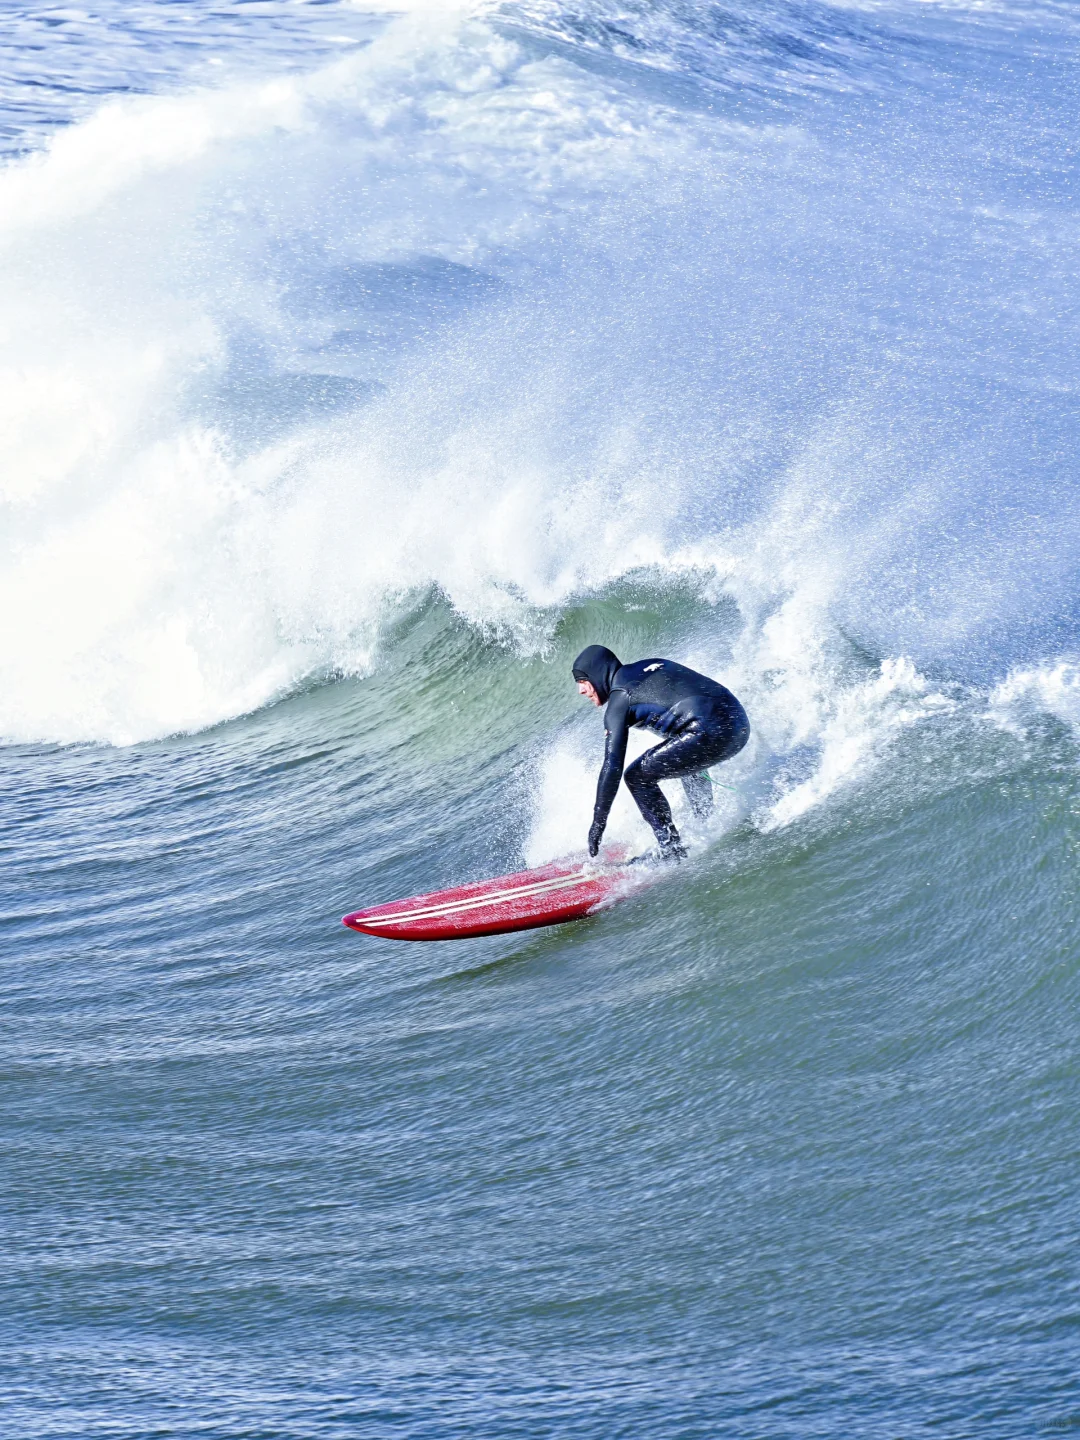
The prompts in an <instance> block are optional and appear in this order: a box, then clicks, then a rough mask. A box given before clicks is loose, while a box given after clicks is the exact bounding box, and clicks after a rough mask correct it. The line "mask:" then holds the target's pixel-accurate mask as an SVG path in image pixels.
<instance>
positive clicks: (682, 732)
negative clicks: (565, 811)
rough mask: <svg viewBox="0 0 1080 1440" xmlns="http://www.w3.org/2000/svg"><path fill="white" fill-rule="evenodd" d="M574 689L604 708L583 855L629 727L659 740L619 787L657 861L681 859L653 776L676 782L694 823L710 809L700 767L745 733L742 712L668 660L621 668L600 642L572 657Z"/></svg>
mask: <svg viewBox="0 0 1080 1440" xmlns="http://www.w3.org/2000/svg"><path fill="white" fill-rule="evenodd" d="M573 668H574V679H575V680H576V681H577V682H578V690H579V692H580V693H581V694H582V695H584V696H586V697H587V698H588V699H590V700H591V701H592V702H593V704H594V705H606V706H607V710H606V712H605V714H604V729H605V730H606V732H607V746H606V750H605V753H604V764H603V768H602V769H601V771H600V780H599V783H598V784H597V787H596V806H595V808H594V810H593V822H592V825H591V827H590V829H589V854H590V855H595V854H596V853H597V852H598V851H599V849H600V841H601V839H602V838H603V834H604V827H605V825H606V824H607V819H608V812H609V811H610V810H611V805H612V801H613V800H614V799H615V795H616V792H617V791H618V789H619V781H620V779H622V777H623V763H624V761H625V760H626V741H627V737H628V735H629V733H630V726H631V725H640V726H642V727H643V728H644V729H646V730H655V731H656V732H657V733H658V734H660V735H663V737H664V739H663V741H662V743H661V744H659V745H656V746H654V747H653V748H652V749H651V750H646V752H645V754H644V755H642V756H640V757H639V758H638V759H637V760H635V761H634V763H633V764H632V765H628V766H627V767H626V784H627V788H628V789H629V791H630V793H631V795H633V797H634V800H635V801H636V802H637V807H638V809H639V810H640V811H641V813H642V815H644V817H645V819H646V820H647V821H648V822H649V824H650V825H651V826H652V829H653V833H654V834H655V836H656V839H657V841H658V843H659V845H660V853H661V855H662V856H663V857H664V859H665V860H682V859H683V858H684V857H685V855H686V851H685V849H684V848H683V844H682V840H681V839H680V837H679V832H678V830H677V829H676V828H675V822H674V821H673V820H672V818H671V807H670V806H669V805H668V802H667V801H666V800H665V799H664V794H663V791H662V790H661V789H660V786H659V785H658V784H657V783H656V782H657V781H658V780H673V779H674V778H675V777H676V776H678V778H679V779H680V780H681V781H682V783H683V790H684V791H685V792H686V798H687V800H688V801H689V802H690V808H691V810H692V811H693V812H694V815H695V816H696V817H697V819H699V820H704V819H705V818H706V816H707V815H708V814H709V812H710V810H711V809H712V804H713V795H712V785H711V783H710V781H709V777H708V776H707V775H705V774H704V773H703V772H704V771H705V770H706V769H707V768H708V766H710V765H715V764H717V763H718V762H719V761H721V760H730V758H731V757H732V755H737V754H738V753H739V751H740V750H741V749H742V748H743V746H744V745H745V744H746V742H747V740H748V739H749V736H750V722H749V720H748V719H747V718H746V711H745V710H744V709H743V707H742V706H741V705H740V704H739V702H738V700H736V698H735V696H734V695H733V694H732V693H731V691H730V690H728V689H726V688H725V687H724V686H723V685H720V684H718V683H717V682H716V681H715V680H710V679H709V677H708V676H707V675H699V674H698V673H697V671H696V670H689V669H687V667H686V666H685V665H677V664H676V663H675V661H674V660H635V661H634V663H633V664H632V665H623V664H622V662H621V661H620V660H619V658H618V656H617V655H613V654H612V652H611V651H610V650H608V649H607V648H606V647H605V646H603V645H590V646H588V647H587V648H586V649H585V650H583V651H582V652H581V654H580V655H579V656H578V657H577V659H576V660H575V661H574V667H573Z"/></svg>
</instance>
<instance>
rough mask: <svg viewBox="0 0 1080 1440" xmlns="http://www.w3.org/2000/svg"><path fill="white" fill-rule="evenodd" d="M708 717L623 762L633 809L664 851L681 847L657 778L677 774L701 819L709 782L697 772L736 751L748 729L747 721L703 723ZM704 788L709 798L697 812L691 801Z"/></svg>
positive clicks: (707, 808)
mask: <svg viewBox="0 0 1080 1440" xmlns="http://www.w3.org/2000/svg"><path fill="white" fill-rule="evenodd" d="M710 718H711V717H706V718H704V719H701V720H699V719H696V718H695V719H694V720H693V721H691V723H690V724H689V725H688V726H687V728H686V729H685V730H683V731H682V732H681V733H680V734H678V735H673V736H672V738H671V739H670V740H665V741H664V742H663V744H662V745H656V746H654V748H653V749H652V750H646V752H645V754H644V755H642V756H640V757H639V758H638V759H637V760H635V761H634V763H633V764H632V765H628V766H627V768H626V771H625V774H624V778H625V780H626V784H627V787H628V789H629V791H630V793H631V795H633V797H634V800H635V801H636V802H637V807H638V809H639V810H640V811H641V813H642V815H644V817H645V819H646V820H647V821H648V823H649V825H650V826H651V827H652V830H653V834H654V835H655V836H656V839H657V841H658V843H659V845H660V849H661V851H663V853H664V854H665V855H667V854H669V853H678V854H680V855H681V854H683V853H685V852H684V851H683V847H682V840H681V839H680V836H679V832H678V830H677V829H676V827H675V822H674V820H673V819H672V818H671V806H670V805H669V804H668V802H667V800H666V799H665V798H664V793H663V791H662V790H661V789H660V786H659V785H658V784H657V781H658V780H674V779H680V780H681V781H682V782H683V789H684V791H685V792H686V797H687V799H688V800H689V801H690V806H691V809H692V810H693V812H694V815H695V816H696V817H697V818H698V819H705V817H706V816H707V815H708V814H709V811H710V810H711V809H712V785H711V784H710V782H709V780H708V777H707V776H705V775H703V774H702V773H701V772H702V771H703V770H705V769H706V767H707V766H709V765H715V764H717V763H718V762H719V761H721V760H727V759H730V757H731V756H732V755H737V754H738V752H739V751H740V750H741V749H742V747H743V746H744V745H745V744H746V741H747V737H748V736H749V733H750V730H749V726H748V725H745V724H744V723H742V724H740V723H736V724H731V723H727V722H726V721H725V722H723V723H720V724H716V723H715V722H714V723H709V720H710ZM688 782H689V783H688ZM706 790H707V791H708V792H709V798H708V801H707V802H706V804H705V807H704V809H703V811H699V809H698V806H697V804H695V800H697V801H699V803H700V799H701V796H702V792H703V791H706Z"/></svg>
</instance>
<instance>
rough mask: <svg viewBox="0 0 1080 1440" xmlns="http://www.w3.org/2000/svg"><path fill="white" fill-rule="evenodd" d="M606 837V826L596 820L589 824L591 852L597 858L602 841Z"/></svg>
mask: <svg viewBox="0 0 1080 1440" xmlns="http://www.w3.org/2000/svg"><path fill="white" fill-rule="evenodd" d="M603 838H604V827H603V825H601V824H599V823H598V822H597V821H596V820H594V821H593V823H592V824H591V825H590V826H589V854H590V855H591V856H593V858H594V859H595V857H596V855H597V854H598V852H599V850H600V841H601V840H602V839H603Z"/></svg>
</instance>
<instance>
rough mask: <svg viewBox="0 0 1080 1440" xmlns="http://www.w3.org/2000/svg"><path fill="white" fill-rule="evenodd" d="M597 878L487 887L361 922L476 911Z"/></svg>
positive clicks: (576, 877)
mask: <svg viewBox="0 0 1080 1440" xmlns="http://www.w3.org/2000/svg"><path fill="white" fill-rule="evenodd" d="M597 878H598V877H597V875H596V873H595V872H594V873H592V874H584V873H582V872H578V874H576V875H557V876H555V878H554V879H551V880H540V881H534V882H533V883H532V884H531V885H515V886H512V887H511V888H510V889H509V890H487V891H485V892H484V894H483V895H472V896H469V897H468V898H466V899H464V900H447V901H444V903H443V904H442V905H429V906H428V907H427V908H426V909H424V910H399V911H397V912H396V914H393V915H372V916H370V917H366V918H365V919H364V920H363V921H362V922H361V923H362V924H364V925H401V924H403V923H405V922H407V921H409V920H432V919H435V917H436V916H439V915H452V914H455V913H458V912H461V911H465V910H479V909H483V908H484V907H486V906H488V905H494V904H499V903H502V902H505V901H507V900H522V899H527V898H529V897H530V896H533V895H544V894H547V893H549V892H550V891H552V890H566V889H569V888H570V887H571V886H572V885H582V884H585V883H587V882H590V881H593V880H596V879H597Z"/></svg>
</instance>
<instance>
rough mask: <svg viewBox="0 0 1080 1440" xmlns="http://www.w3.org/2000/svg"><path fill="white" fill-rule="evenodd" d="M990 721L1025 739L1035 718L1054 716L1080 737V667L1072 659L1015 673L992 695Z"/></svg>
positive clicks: (1030, 667) (1012, 671) (1018, 670)
mask: <svg viewBox="0 0 1080 1440" xmlns="http://www.w3.org/2000/svg"><path fill="white" fill-rule="evenodd" d="M989 713H990V717H991V719H992V720H994V722H995V723H996V724H998V725H1000V726H1001V728H1002V729H1003V730H1010V731H1012V732H1013V734H1016V735H1022V734H1024V733H1025V732H1026V730H1027V728H1028V725H1029V723H1030V721H1031V719H1032V717H1033V716H1035V715H1053V716H1055V717H1056V718H1057V719H1058V720H1060V721H1062V722H1063V723H1064V724H1065V725H1068V726H1069V727H1070V728H1071V729H1072V730H1074V731H1075V732H1076V733H1077V734H1078V735H1080V663H1078V662H1077V660H1076V659H1075V658H1072V657H1068V658H1065V657H1062V658H1060V659H1057V660H1051V661H1046V662H1044V663H1043V664H1041V665H1032V666H1021V667H1018V668H1017V669H1015V670H1011V671H1010V672H1009V674H1008V675H1007V676H1006V677H1005V679H1004V680H1003V681H1002V682H1001V683H1000V684H999V685H997V686H995V687H994V690H993V691H992V693H991V695H990V710H989Z"/></svg>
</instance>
